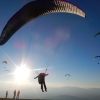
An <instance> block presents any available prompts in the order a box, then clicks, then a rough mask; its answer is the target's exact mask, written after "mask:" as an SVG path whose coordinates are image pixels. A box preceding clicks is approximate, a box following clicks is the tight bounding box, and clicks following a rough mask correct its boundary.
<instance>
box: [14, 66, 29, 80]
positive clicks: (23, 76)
mask: <svg viewBox="0 0 100 100" xmlns="http://www.w3.org/2000/svg"><path fill="white" fill-rule="evenodd" d="M14 75H15V78H16V81H17V82H22V81H23V80H27V78H28V77H29V75H30V71H29V69H28V68H27V67H24V66H21V67H17V68H16V70H15V72H14Z"/></svg>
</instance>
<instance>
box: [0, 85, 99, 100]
mask: <svg viewBox="0 0 100 100" xmlns="http://www.w3.org/2000/svg"><path fill="white" fill-rule="evenodd" d="M10 91H11V90H10ZM10 91H9V90H8V93H9V92H10ZM20 91H21V94H20V98H25V99H55V100H100V88H89V89H85V88H78V87H67V86H66V87H59V88H52V87H48V91H47V92H42V91H41V89H40V87H38V88H34V89H33V88H29V87H28V86H22V87H21V89H20ZM4 96H5V93H2V91H0V97H4ZM8 97H9V98H11V97H13V91H11V93H9V95H8Z"/></svg>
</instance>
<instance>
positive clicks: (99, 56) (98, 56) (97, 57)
mask: <svg viewBox="0 0 100 100" xmlns="http://www.w3.org/2000/svg"><path fill="white" fill-rule="evenodd" d="M97 58H100V56H95V57H94V60H96V59H97ZM98 64H99V63H98Z"/></svg>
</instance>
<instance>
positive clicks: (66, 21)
mask: <svg viewBox="0 0 100 100" xmlns="http://www.w3.org/2000/svg"><path fill="white" fill-rule="evenodd" d="M30 1H32V0H16V1H15V0H9V1H8V0H1V1H0V32H2V30H3V28H4V26H5V25H6V23H7V21H8V20H9V19H10V18H11V17H12V15H13V14H15V13H16V12H17V11H18V10H19V9H20V8H21V7H23V6H24V5H25V4H27V3H28V2H30ZM67 1H68V2H71V3H73V4H75V5H77V6H78V7H80V8H81V9H82V10H83V11H84V12H85V13H86V18H83V17H80V16H78V15H75V14H69V13H53V14H47V15H44V16H41V17H38V18H36V19H34V20H32V21H31V22H29V23H27V24H25V25H24V26H23V27H21V28H20V29H19V30H18V31H17V32H16V33H15V34H14V35H13V36H12V37H11V38H10V40H9V41H8V42H7V43H5V44H4V45H2V46H1V47H0V55H1V56H0V62H1V63H0V66H1V67H0V84H1V86H2V87H1V90H2V91H6V90H12V91H14V90H15V89H20V88H21V87H22V86H23V84H24V85H25V86H26V87H27V88H31V87H32V89H33V90H32V91H33V92H34V88H40V85H39V84H38V81H37V79H34V77H36V76H37V71H38V73H41V72H45V69H46V68H47V73H49V75H48V76H47V77H46V79H45V80H46V84H47V87H48V90H49V88H50V87H51V88H53V87H54V88H55V87H64V86H71V87H80V88H100V79H99V76H100V64H98V63H100V59H99V58H97V59H96V60H94V57H95V56H99V55H100V46H99V43H100V42H99V41H100V36H97V37H96V38H95V39H94V35H95V34H96V33H97V32H99V31H100V27H99V24H100V20H99V17H100V11H99V10H100V6H99V4H100V1H99V0H91V2H90V1H87V0H67ZM3 61H7V62H8V63H7V64H4V63H2V62H3ZM21 65H25V66H26V67H27V68H28V69H29V76H28V77H27V79H23V80H22V81H20V80H18V79H17V78H16V76H15V74H14V72H15V71H16V68H17V67H20V66H21ZM5 70H9V71H10V72H8V71H5ZM21 74H23V75H20V74H19V75H20V76H25V75H26V74H25V73H21ZM66 74H70V75H71V76H70V77H68V76H65V75H66ZM17 75H18V74H17ZM19 81H20V82H19ZM26 91H27V90H26ZM40 91H41V90H40ZM37 93H38V92H37Z"/></svg>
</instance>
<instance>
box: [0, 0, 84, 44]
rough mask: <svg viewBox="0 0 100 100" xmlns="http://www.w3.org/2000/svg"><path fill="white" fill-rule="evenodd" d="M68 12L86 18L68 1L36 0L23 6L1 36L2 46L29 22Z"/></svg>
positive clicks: (0, 42)
mask: <svg viewBox="0 0 100 100" xmlns="http://www.w3.org/2000/svg"><path fill="white" fill-rule="evenodd" d="M55 12H65V13H66V12H67V13H72V14H76V15H79V16H81V17H85V13H84V12H83V11H82V10H81V9H80V8H78V7H77V6H75V5H73V4H71V3H69V2H66V0H35V1H32V2H29V3H28V4H26V5H25V6H23V7H22V8H21V9H20V10H19V11H18V12H17V13H15V14H14V15H13V16H12V17H11V18H10V20H9V21H8V22H7V24H6V25H5V27H4V28H3V31H2V33H1V36H0V45H3V44H5V43H6V42H7V41H8V40H9V39H10V38H11V36H12V35H13V34H14V33H15V32H16V31H17V30H18V29H20V28H21V27H22V26H23V25H24V24H26V23H28V22H29V21H31V20H33V19H35V18H37V17H39V16H41V15H45V14H50V13H55Z"/></svg>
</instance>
